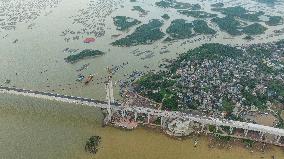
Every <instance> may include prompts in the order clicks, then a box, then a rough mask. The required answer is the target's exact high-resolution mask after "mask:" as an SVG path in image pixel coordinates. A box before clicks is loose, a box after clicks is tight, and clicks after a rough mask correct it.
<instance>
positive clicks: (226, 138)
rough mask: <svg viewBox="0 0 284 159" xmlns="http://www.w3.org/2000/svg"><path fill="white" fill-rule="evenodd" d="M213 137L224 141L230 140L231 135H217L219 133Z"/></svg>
mask: <svg viewBox="0 0 284 159" xmlns="http://www.w3.org/2000/svg"><path fill="white" fill-rule="evenodd" d="M215 137H216V139H219V140H221V141H225V142H229V141H231V140H232V137H230V136H222V135H219V134H215Z"/></svg>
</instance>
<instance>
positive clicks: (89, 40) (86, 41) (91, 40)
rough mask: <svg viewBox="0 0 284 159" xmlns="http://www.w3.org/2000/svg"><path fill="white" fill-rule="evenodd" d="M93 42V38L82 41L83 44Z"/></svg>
mask: <svg viewBox="0 0 284 159" xmlns="http://www.w3.org/2000/svg"><path fill="white" fill-rule="evenodd" d="M95 41H96V39H95V38H86V39H85V40H84V43H91V42H95Z"/></svg>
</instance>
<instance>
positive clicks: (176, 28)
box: [166, 19, 193, 39]
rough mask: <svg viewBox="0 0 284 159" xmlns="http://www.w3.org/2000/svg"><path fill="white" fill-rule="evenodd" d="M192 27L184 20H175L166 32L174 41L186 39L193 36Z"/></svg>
mask: <svg viewBox="0 0 284 159" xmlns="http://www.w3.org/2000/svg"><path fill="white" fill-rule="evenodd" d="M192 28H193V25H192V24H191V23H187V22H186V21H185V20H184V19H175V20H173V21H172V23H171V25H170V26H169V27H168V28H167V30H166V32H167V33H168V34H170V36H171V37H172V38H174V39H186V38H190V37H192V36H193V34H192Z"/></svg>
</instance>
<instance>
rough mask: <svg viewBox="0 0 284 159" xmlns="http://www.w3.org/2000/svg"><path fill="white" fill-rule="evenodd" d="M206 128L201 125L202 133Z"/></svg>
mask: <svg viewBox="0 0 284 159" xmlns="http://www.w3.org/2000/svg"><path fill="white" fill-rule="evenodd" d="M204 128H205V125H204V124H202V125H201V132H204Z"/></svg>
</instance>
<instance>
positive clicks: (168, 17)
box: [161, 14, 170, 20]
mask: <svg viewBox="0 0 284 159" xmlns="http://www.w3.org/2000/svg"><path fill="white" fill-rule="evenodd" d="M161 17H162V18H163V19H165V20H168V19H170V16H169V15H168V14H164V15H162V16H161Z"/></svg>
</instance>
